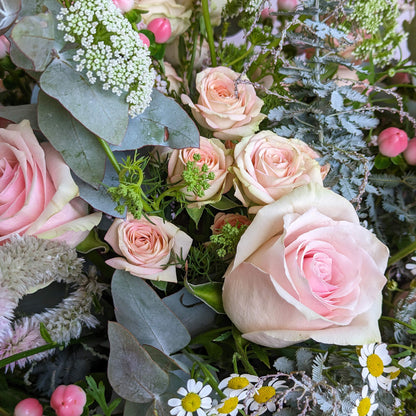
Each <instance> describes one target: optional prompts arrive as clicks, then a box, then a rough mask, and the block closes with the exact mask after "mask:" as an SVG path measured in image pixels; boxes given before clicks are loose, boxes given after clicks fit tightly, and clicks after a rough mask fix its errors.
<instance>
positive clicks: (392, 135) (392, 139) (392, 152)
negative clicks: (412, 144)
mask: <svg viewBox="0 0 416 416" xmlns="http://www.w3.org/2000/svg"><path fill="white" fill-rule="evenodd" d="M408 139H409V138H408V137H407V134H406V132H405V131H403V130H401V129H398V128H396V127H389V128H387V129H384V130H383V131H382V132H381V133H380V134H379V135H378V150H379V151H380V153H381V154H382V155H384V156H388V157H395V156H398V155H399V154H400V153H402V152H403V151H404V150H405V149H406V147H407V141H408Z"/></svg>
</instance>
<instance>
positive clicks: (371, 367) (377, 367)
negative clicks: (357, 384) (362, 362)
mask: <svg viewBox="0 0 416 416" xmlns="http://www.w3.org/2000/svg"><path fill="white" fill-rule="evenodd" d="M367 368H368V371H369V372H370V374H371V375H372V376H374V377H380V376H381V375H382V374H383V370H384V364H383V361H382V359H381V358H380V357H379V356H378V355H377V354H371V355H369V356H368V357H367Z"/></svg>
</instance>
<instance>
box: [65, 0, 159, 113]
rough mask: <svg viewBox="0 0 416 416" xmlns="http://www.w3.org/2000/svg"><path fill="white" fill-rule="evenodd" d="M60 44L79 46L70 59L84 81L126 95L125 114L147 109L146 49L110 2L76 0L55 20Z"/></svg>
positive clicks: (151, 77) (149, 72) (150, 77)
mask: <svg viewBox="0 0 416 416" xmlns="http://www.w3.org/2000/svg"><path fill="white" fill-rule="evenodd" d="M57 19H58V20H59V21H60V23H59V24H58V29H59V30H61V31H63V32H65V35H64V40H66V41H67V42H74V43H75V42H76V43H78V44H79V46H80V47H79V49H77V51H76V53H75V55H74V57H73V59H74V61H75V62H77V65H76V68H75V69H76V70H77V71H79V72H81V71H84V72H85V74H86V76H87V78H88V81H89V82H90V83H91V84H94V83H95V82H96V81H97V80H99V81H101V83H102V86H103V89H104V90H111V91H112V92H113V93H114V94H117V95H118V96H120V95H121V94H123V93H128V95H127V98H126V101H127V102H128V103H129V104H130V109H129V114H130V116H132V117H135V116H137V115H138V114H140V113H141V112H143V111H144V109H145V108H146V107H147V106H148V105H149V103H150V101H151V98H150V94H151V92H152V88H153V85H154V82H155V71H154V70H153V69H152V68H151V63H152V62H151V59H150V55H149V51H148V49H147V47H146V46H145V45H144V44H143V42H142V40H141V39H140V37H139V35H138V33H137V32H136V31H135V30H134V29H133V28H132V26H131V24H130V22H129V21H128V20H127V19H126V18H125V17H124V16H123V15H122V13H121V12H120V10H119V9H117V8H116V7H115V6H114V4H113V2H112V1H111V0H104V1H103V0H77V1H75V2H74V3H73V4H72V5H71V6H70V7H69V8H62V9H61V11H60V13H59V14H58V16H57Z"/></svg>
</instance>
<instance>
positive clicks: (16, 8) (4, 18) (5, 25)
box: [0, 0, 22, 35]
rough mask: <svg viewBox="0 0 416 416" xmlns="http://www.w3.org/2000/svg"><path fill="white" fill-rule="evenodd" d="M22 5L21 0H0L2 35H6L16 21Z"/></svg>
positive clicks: (0, 32)
mask: <svg viewBox="0 0 416 416" xmlns="http://www.w3.org/2000/svg"><path fill="white" fill-rule="evenodd" d="M21 7H22V2H21V0H0V35H4V34H5V33H6V32H7V30H8V29H9V28H10V26H11V25H12V24H13V23H14V21H15V20H16V18H17V16H18V15H19V12H20V9H21Z"/></svg>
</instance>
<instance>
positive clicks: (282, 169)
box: [233, 130, 329, 212]
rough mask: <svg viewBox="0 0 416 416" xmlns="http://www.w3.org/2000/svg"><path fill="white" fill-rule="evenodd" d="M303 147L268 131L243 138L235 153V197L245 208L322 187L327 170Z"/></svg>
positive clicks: (300, 142)
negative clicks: (299, 190) (311, 185)
mask: <svg viewBox="0 0 416 416" xmlns="http://www.w3.org/2000/svg"><path fill="white" fill-rule="evenodd" d="M318 157H319V155H318V153H316V152H315V151H314V150H312V149H311V148H310V147H309V146H308V145H307V144H306V143H304V142H302V141H300V140H296V139H285V138H284V137H280V136H278V135H277V134H275V133H273V132H271V131H267V130H264V131H261V132H259V133H257V134H255V135H253V136H248V137H245V138H243V139H242V140H241V141H240V142H239V143H237V145H236V147H235V149H234V166H233V172H234V175H235V177H236V179H235V188H236V191H235V196H236V197H237V198H238V199H239V200H240V201H241V202H242V203H243V204H244V205H245V206H257V208H252V209H251V210H250V212H255V211H256V210H257V209H258V208H259V206H262V205H267V204H271V203H272V202H274V201H276V200H278V199H279V198H281V197H282V196H284V195H286V194H288V193H289V192H291V191H292V190H293V189H295V188H297V187H299V186H302V185H306V184H308V183H318V184H320V185H322V181H323V179H324V178H325V176H326V174H327V172H328V169H329V167H328V166H323V167H322V166H320V165H319V163H318V162H317V161H316V159H317V158H318Z"/></svg>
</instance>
